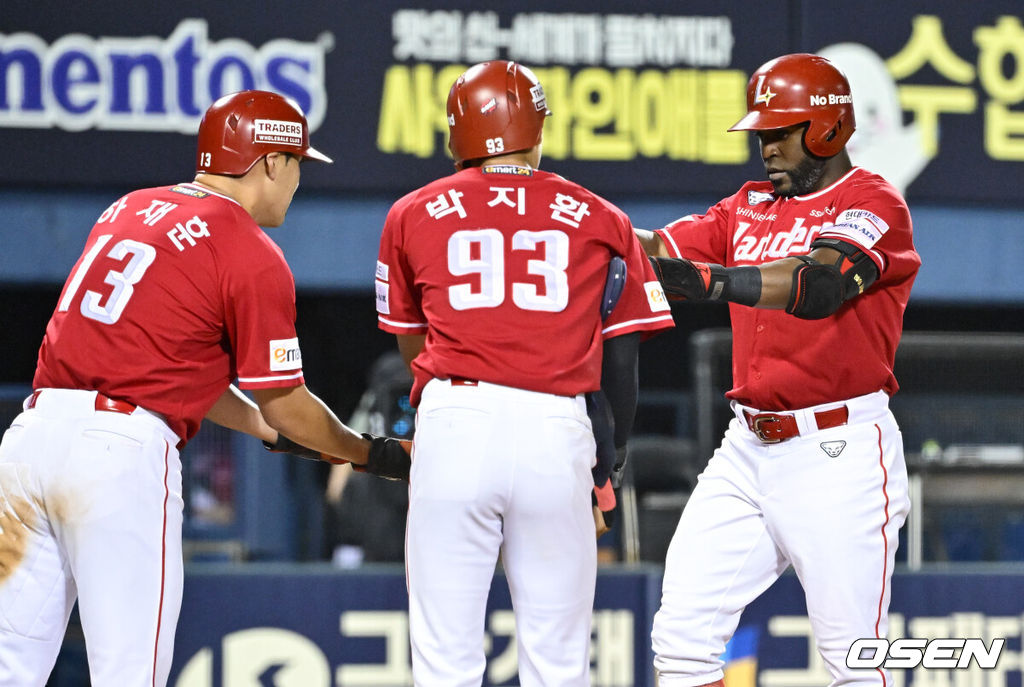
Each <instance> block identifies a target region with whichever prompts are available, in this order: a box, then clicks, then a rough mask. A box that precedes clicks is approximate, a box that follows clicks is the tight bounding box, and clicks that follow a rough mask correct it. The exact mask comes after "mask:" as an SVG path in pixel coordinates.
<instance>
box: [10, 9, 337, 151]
mask: <svg viewBox="0 0 1024 687" xmlns="http://www.w3.org/2000/svg"><path fill="white" fill-rule="evenodd" d="M333 45H334V37H333V36H332V35H331V34H330V33H324V34H322V35H321V36H320V37H319V38H318V39H317V41H316V42H302V41H296V40H291V39H287V38H277V39H274V40H271V41H268V42H267V43H265V44H263V45H262V46H259V47H256V46H253V45H251V44H249V43H246V42H245V41H243V40H240V39H238V38H226V39H224V40H221V41H213V40H210V38H209V26H208V24H207V21H206V20H205V19H183V20H181V22H179V23H178V26H177V27H176V28H175V29H174V31H172V32H171V34H170V35H169V36H167V38H161V37H157V36H126V37H122V36H118V37H111V36H101V37H99V38H93V37H91V36H86V35H84V34H80V33H74V34H68V35H65V36H61V37H60V38H58V39H57V40H55V41H54V42H53V43H52V44H50V45H47V44H46V42H45V41H43V39H41V38H40V37H39V36H36V35H35V34H31V33H24V32H19V33H11V34H2V33H0V84H5V85H6V91H5V92H0V127H24V128H32V129H47V128H51V127H57V128H61V129H65V130H67V131H82V130H85V129H92V128H95V129H112V130H121V131H178V132H180V133H183V134H190V135H191V134H195V131H196V127H197V126H198V125H199V120H200V118H201V117H202V115H203V112H205V111H206V108H207V107H208V106H209V105H210V103H212V102H213V99H214V98H216V97H219V96H220V95H223V94H225V93H232V92H235V91H240V90H244V89H251V88H259V89H264V90H270V91H277V92H279V93H284V94H287V95H288V96H289V97H291V98H293V99H294V100H295V101H296V103H297V104H298V105H299V107H300V108H301V109H302V111H303V112H304V113H305V115H306V119H307V121H308V123H309V128H310V130H311V131H315V130H316V129H317V128H318V127H319V126H320V124H321V123H322V122H323V119H324V116H325V114H326V112H327V90H326V86H325V80H324V73H325V71H324V62H325V55H326V53H327V52H328V51H329V50H331V49H332V48H333Z"/></svg>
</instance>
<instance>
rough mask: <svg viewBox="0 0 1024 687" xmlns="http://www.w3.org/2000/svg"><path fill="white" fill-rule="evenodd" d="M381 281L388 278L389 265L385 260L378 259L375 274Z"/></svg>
mask: <svg viewBox="0 0 1024 687" xmlns="http://www.w3.org/2000/svg"><path fill="white" fill-rule="evenodd" d="M375 276H376V277H377V279H379V280H380V281H387V280H388V265H387V263H385V262H381V261H380V260H378V261H377V274H376V275H375Z"/></svg>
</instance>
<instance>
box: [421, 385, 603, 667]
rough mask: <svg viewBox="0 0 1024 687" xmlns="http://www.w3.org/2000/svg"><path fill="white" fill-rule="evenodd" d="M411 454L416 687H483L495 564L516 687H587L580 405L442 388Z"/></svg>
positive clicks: (589, 594) (587, 551) (433, 388)
mask: <svg viewBox="0 0 1024 687" xmlns="http://www.w3.org/2000/svg"><path fill="white" fill-rule="evenodd" d="M415 442H416V452H415V459H414V460H413V464H412V474H411V479H410V497H409V517H408V525H407V537H406V549H407V552H406V570H407V575H408V585H409V621H410V635H411V641H412V651H413V657H412V658H413V661H412V665H413V680H414V682H415V684H416V685H418V686H423V687H437V686H438V685H444V686H445V687H470V686H473V687H479V685H480V684H481V680H482V679H483V675H484V670H485V665H486V664H485V653H484V631H485V626H484V620H485V617H486V612H487V596H488V591H489V589H490V586H491V580H492V578H493V577H494V571H495V563H496V562H497V559H498V555H499V552H500V554H501V562H502V564H503V566H504V570H505V575H506V577H507V579H508V584H509V590H510V592H511V595H512V604H513V608H514V610H515V617H516V635H517V648H518V658H519V679H520V683H519V684H520V685H522V687H536V686H540V685H543V686H545V687H555V686H562V687H570V686H572V687H577V686H585V685H588V684H589V682H590V681H589V673H590V625H591V615H592V610H593V603H594V586H595V577H596V572H597V560H596V556H597V553H596V551H597V547H596V537H595V532H594V520H593V512H592V510H591V492H592V490H593V484H594V483H593V477H592V475H591V473H590V470H591V468H592V467H593V465H594V460H595V446H594V437H593V434H592V431H591V425H590V420H589V418H588V417H587V411H586V405H585V403H584V399H583V397H582V396H579V397H572V398H570V397H565V396H554V395H551V394H543V393H536V392H532V391H523V390H520V389H513V388H509V387H504V386H497V385H494V384H487V383H484V382H480V383H478V384H477V383H470V385H458V384H454V385H453V384H451V383H450V382H449V381H448V380H437V379H435V380H432V381H430V382H429V383H428V384H427V386H426V388H425V389H424V392H423V399H422V401H421V402H420V405H419V408H418V410H417V419H416V435H415Z"/></svg>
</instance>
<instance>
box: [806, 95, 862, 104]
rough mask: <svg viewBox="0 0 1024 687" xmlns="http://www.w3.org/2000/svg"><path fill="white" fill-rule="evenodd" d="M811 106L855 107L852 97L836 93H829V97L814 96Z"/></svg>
mask: <svg viewBox="0 0 1024 687" xmlns="http://www.w3.org/2000/svg"><path fill="white" fill-rule="evenodd" d="M811 105H853V96H852V95H841V94H840V95H836V94H835V93H829V94H828V95H812V96H811Z"/></svg>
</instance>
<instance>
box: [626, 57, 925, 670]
mask: <svg viewBox="0 0 1024 687" xmlns="http://www.w3.org/2000/svg"><path fill="white" fill-rule="evenodd" d="M747 107H748V113H747V115H746V116H745V117H743V119H741V120H740V121H739V122H738V123H737V124H736V125H735V126H734V127H732V129H731V130H753V131H754V132H755V133H756V135H757V138H758V140H759V142H760V150H761V157H762V158H763V160H764V165H765V169H766V171H767V172H768V178H769V181H768V182H749V183H747V184H745V185H744V186H743V187H742V188H741V189H740V190H739V191H738V192H737V193H736V194H734V195H732V196H730V197H729V198H726V199H724V200H722V201H721V202H719V203H718V204H716V205H715V206H714V207H712V208H711V209H710V210H709V211H708V212H707V213H706V214H704V215H701V216H696V215H694V216H689V217H684V218H682V219H680V220H678V221H676V222H674V223H672V224H670V225H669V226H667V227H665V228H664V229H660V230H658V231H657V232H654V233H651V232H639V233H640V235H641V240H642V242H643V243H644V247H645V249H646V250H647V252H648V253H650V254H651V255H653V256H671V257H657V258H654V259H653V262H654V263H655V264H656V269H657V271H658V272H659V277H660V279H661V281H662V285H663V286H664V287H665V291H666V293H667V294H668V295H669V297H670V298H674V299H675V298H685V299H688V300H702V299H709V300H719V301H728V302H729V303H730V305H729V308H730V315H731V320H732V331H733V388H732V390H731V391H729V392H728V393H727V394H726V395H727V397H728V398H729V399H731V402H732V408H733V411H734V413H735V419H733V420H732V422H731V424H730V425H729V428H728V430H727V431H726V433H725V437H724V439H723V441H722V445H721V447H720V448H719V449H718V450H717V451H716V452H715V454H714V456H712V458H711V460H710V461H709V463H708V465H707V468H706V469H705V471H704V472H703V474H702V475H701V477H700V480H699V482H698V484H697V487H696V488H695V490H694V492H693V495H692V497H691V498H690V499H689V501H688V502H687V505H686V508H685V510H684V512H683V515H682V518H681V519H680V521H679V525H678V528H677V530H676V533H675V536H674V537H673V539H672V543H671V545H670V547H669V550H668V555H667V560H666V563H665V579H664V587H663V592H662V601H661V608H660V610H659V611H658V613H657V615H656V617H655V620H654V628H653V633H652V638H653V646H654V651H655V654H656V657H655V667H656V669H657V671H658V673H659V678H658V679H659V682H658V684H659V685H662V686H663V687H668V686H669V685H679V686H682V687H693V686H696V685H721V684H722V683H721V680H722V676H723V671H722V661H721V659H720V656H721V654H722V651H723V650H724V649H725V645H726V642H727V641H728V640H729V638H730V637H731V635H732V633H733V632H734V631H735V629H736V625H737V622H738V621H739V618H740V613H741V612H742V611H743V609H744V607H746V606H747V604H749V603H750V602H751V601H753V600H754V599H755V598H756V597H757V596H759V595H760V594H761V593H762V592H764V591H765V590H766V589H767V588H768V587H769V586H770V585H771V584H772V583H773V582H774V581H775V580H776V579H777V578H778V577H779V575H780V574H782V572H783V571H784V570H785V569H786V568H787V567H789V566H790V565H792V566H793V568H794V569H795V571H796V574H797V575H798V577H799V579H800V582H801V584H802V585H803V589H804V592H805V595H806V601H807V609H808V615H809V617H810V621H811V627H812V629H813V632H814V636H815V639H816V641H817V646H818V650H819V651H820V653H821V655H822V657H823V658H824V660H825V663H826V665H827V666H828V670H829V672H830V673H831V674H832V676H833V682H832V684H833V685H853V684H858V685H861V684H862V685H879V686H883V685H884V686H886V687H888V686H890V685H892V679H891V676H890V675H889V674H888V673H886V672H885V671H882V670H881V669H879V670H877V671H876V670H870V671H863V670H861V671H855V670H851V669H849V668H848V667H847V666H846V655H847V652H848V650H849V648H850V645H851V644H852V643H853V642H854V640H856V639H859V638H862V637H884V636H885V633H886V628H887V625H888V620H887V613H888V607H889V594H890V589H889V581H890V578H891V575H892V569H893V561H894V558H895V553H896V545H897V536H898V532H899V529H900V527H901V526H902V524H903V522H904V520H905V519H906V515H907V510H908V507H909V500H908V496H907V473H906V466H905V464H904V460H903V445H902V443H901V438H900V432H899V428H898V427H897V426H896V421H895V420H894V419H893V416H892V414H891V413H890V411H889V408H888V399H889V396H891V395H892V394H894V393H895V392H896V390H897V384H896V379H895V377H894V376H893V358H894V354H895V351H896V346H897V344H898V343H899V339H900V334H901V330H902V321H903V311H904V309H905V307H906V305H907V299H908V298H909V297H910V288H911V285H912V284H913V281H914V277H915V275H916V274H917V270H918V267H919V266H920V264H921V261H920V258H919V257H918V255H917V253H916V252H915V251H914V244H913V240H912V235H911V221H910V213H909V211H908V209H907V205H906V203H905V202H904V200H903V198H902V197H900V195H899V193H898V192H897V191H896V190H895V189H894V188H893V187H892V186H890V185H889V184H888V183H887V182H886V181H885V180H884V179H883V178H881V177H879V176H878V175H876V174H873V173H871V172H869V171H868V170H866V169H860V168H857V167H853V166H852V165H851V163H850V158H849V156H848V155H847V153H846V150H845V147H844V146H845V143H846V141H847V139H849V137H850V135H851V134H852V133H853V130H854V126H855V122H854V116H853V101H852V98H851V94H850V87H849V84H848V82H847V80H846V77H845V76H844V75H843V74H842V72H840V71H839V70H838V69H837V68H836V67H835V66H833V65H832V64H831V63H830V62H828V61H827V60H825V59H824V58H821V57H818V56H815V55H809V54H796V55H785V56H783V57H779V58H777V59H775V60H772V61H770V62H768V63H766V64H765V65H763V66H762V67H760V68H759V69H758V70H757V71H756V72H755V73H754V74H753V76H752V77H751V79H750V83H749V85H748V88H747Z"/></svg>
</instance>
